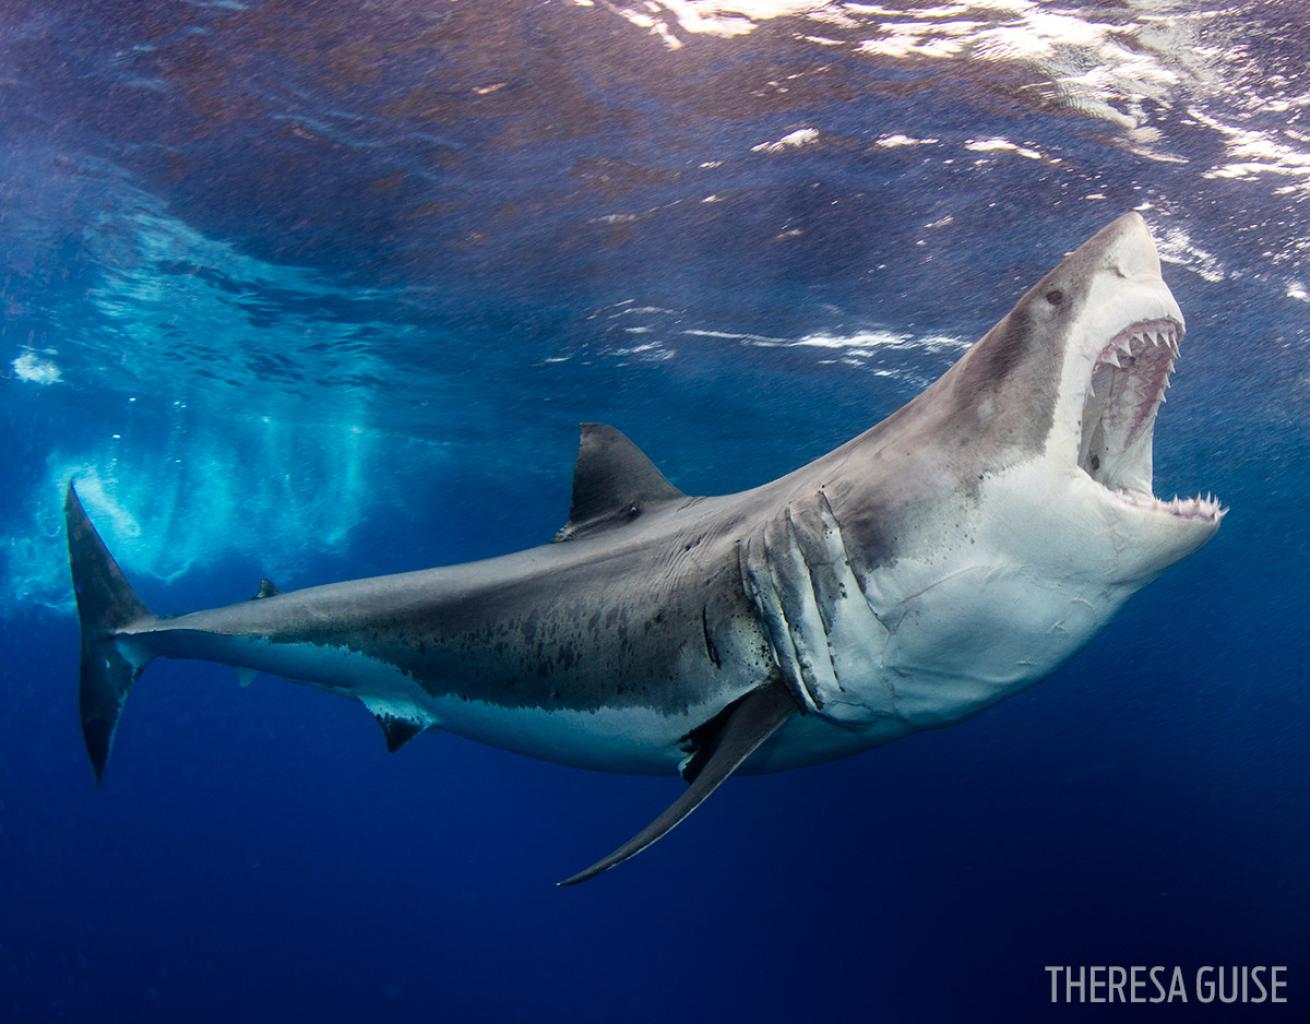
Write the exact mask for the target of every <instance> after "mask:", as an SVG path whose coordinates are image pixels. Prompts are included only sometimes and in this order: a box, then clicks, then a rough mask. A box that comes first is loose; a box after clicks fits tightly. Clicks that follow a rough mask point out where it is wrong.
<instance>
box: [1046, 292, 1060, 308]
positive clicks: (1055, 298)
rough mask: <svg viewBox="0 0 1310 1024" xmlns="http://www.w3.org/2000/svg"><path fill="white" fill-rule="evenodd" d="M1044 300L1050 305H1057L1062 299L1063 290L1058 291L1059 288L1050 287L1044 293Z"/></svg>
mask: <svg viewBox="0 0 1310 1024" xmlns="http://www.w3.org/2000/svg"><path fill="white" fill-rule="evenodd" d="M1046 301H1047V302H1049V303H1050V304H1051V305H1052V306H1058V305H1059V304H1060V303H1061V302H1063V301H1064V292H1062V291H1060V289H1059V288H1052V289H1051V290H1050V291H1049V292H1047V293H1046Z"/></svg>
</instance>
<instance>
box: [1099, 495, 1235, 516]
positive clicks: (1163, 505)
mask: <svg viewBox="0 0 1310 1024" xmlns="http://www.w3.org/2000/svg"><path fill="white" fill-rule="evenodd" d="M1118 494H1119V496H1120V497H1121V498H1123V499H1125V500H1126V501H1130V502H1132V503H1133V504H1134V505H1138V506H1140V507H1142V508H1154V509H1158V510H1160V511H1161V512H1171V513H1173V514H1174V515H1179V516H1200V517H1204V518H1207V519H1222V518H1223V517H1224V516H1226V515H1228V509H1226V508H1224V507H1223V506H1222V505H1221V504H1219V499H1218V498H1216V497H1215V496H1214V495H1213V494H1206V495H1205V497H1202V496H1201V495H1199V494H1198V495H1197V496H1196V497H1194V498H1173V499H1171V500H1169V501H1161V500H1160V499H1159V498H1156V497H1154V496H1152V495H1149V494H1138V493H1136V492H1134V491H1125V490H1123V489H1122V488H1120V489H1119V491H1118Z"/></svg>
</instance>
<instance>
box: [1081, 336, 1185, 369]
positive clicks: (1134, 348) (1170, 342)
mask: <svg viewBox="0 0 1310 1024" xmlns="http://www.w3.org/2000/svg"><path fill="white" fill-rule="evenodd" d="M1178 340H1179V339H1178V332H1177V331H1171V330H1163V331H1139V332H1137V333H1136V334H1131V335H1127V336H1126V337H1124V338H1123V339H1122V340H1120V341H1118V343H1117V344H1115V345H1112V346H1111V347H1110V348H1108V349H1106V350H1105V351H1104V352H1102V353H1101V359H1100V361H1101V362H1103V363H1109V364H1110V365H1111V366H1117V367H1119V368H1120V369H1122V368H1123V364H1122V363H1120V362H1119V357H1120V356H1134V355H1136V354H1137V353H1138V352H1141V351H1143V350H1144V349H1145V348H1146V347H1147V346H1148V345H1151V346H1159V345H1162V346H1164V347H1165V348H1167V349H1168V350H1169V351H1170V352H1171V353H1172V354H1173V356H1174V358H1177V356H1178ZM1170 369H1173V364H1172V360H1171V361H1170Z"/></svg>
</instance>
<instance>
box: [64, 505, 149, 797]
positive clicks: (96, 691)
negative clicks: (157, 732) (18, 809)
mask: <svg viewBox="0 0 1310 1024" xmlns="http://www.w3.org/2000/svg"><path fill="white" fill-rule="evenodd" d="M64 521H65V523H66V525H67V529H68V562H69V565H70V566H71V567H72V570H73V589H74V591H76V593H77V616H78V619H79V620H80V621H81V626H82V665H81V685H80V688H79V691H78V697H79V703H80V705H81V712H82V738H83V739H84V740H85V741H86V752H87V754H89V755H90V757H91V767H92V768H93V769H94V770H95V774H96V781H97V782H98V781H100V778H101V776H102V775H103V774H104V771H105V762H106V761H108V760H109V751H110V749H111V747H112V746H113V742H114V731H115V729H117V728H118V716H119V715H120V714H121V713H122V710H123V704H124V703H125V702H126V701H127V695H128V693H129V692H130V691H131V689H132V684H133V683H134V682H136V677H137V676H139V675H140V674H141V670H142V669H144V668H145V666H146V664H147V663H148V662H149V660H150V658H149V657H148V656H145V655H141V654H138V653H137V652H134V651H132V650H131V649H130V647H129V646H128V645H124V644H122V643H121V642H120V641H119V640H118V639H117V635H118V633H119V632H120V631H121V630H122V629H124V628H125V627H126V626H129V625H132V624H133V623H136V622H139V621H141V620H142V619H152V618H154V616H153V615H152V614H151V612H150V610H149V609H148V608H146V606H145V605H144V604H142V603H141V601H140V599H139V598H138V597H137V596H136V594H135V593H134V592H133V591H132V588H131V586H129V585H128V582H127V580H126V579H125V578H124V577H123V571H122V570H121V569H119V567H118V563H117V562H115V561H114V558H113V556H112V555H111V554H110V553H109V551H108V549H107V548H106V547H105V545H104V541H102V540H101V539H100V535H99V534H97V533H96V531H95V527H94V526H92V525H91V520H90V519H88V518H87V515H86V509H84V508H83V507H82V502H81V501H80V500H79V499H78V497H77V492H76V491H75V490H74V489H73V485H72V484H71V483H70V484H69V485H68V495H67V497H66V498H65V500H64Z"/></svg>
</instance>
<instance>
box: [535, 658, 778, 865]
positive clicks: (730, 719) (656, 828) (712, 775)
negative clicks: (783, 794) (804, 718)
mask: <svg viewBox="0 0 1310 1024" xmlns="http://www.w3.org/2000/svg"><path fill="white" fill-rule="evenodd" d="M799 711H800V709H799V708H798V707H797V706H796V701H795V700H794V699H793V698H792V696H791V694H790V693H789V692H788V690H787V685H786V683H784V682H783V681H782V680H781V679H774V680H771V681H770V682H768V683H766V684H765V685H764V686H762V687H760V688H759V689H758V690H752V691H751V692H750V693H749V694H747V695H746V696H745V697H743V698H741V699H740V700H739V701H738V702H737V704H736V705H735V707H732V708H730V709H729V711H728V713H727V715H726V716H725V717H724V718H723V724H722V727H721V728H720V729H719V730H718V732H717V735H715V736H712V737H711V736H707V737H705V738H704V740H703V744H704V752H705V753H706V754H707V756H706V757H704V758H703V759H702V758H701V757H700V754H701V753H702V751H699V750H698V751H697V754H696V759H697V760H698V761H700V764H699V766H698V770H697V771H696V773H695V776H694V778H692V779H691V785H690V786H688V787H687V790H686V791H685V792H684V793H683V794H682V796H680V797H679V798H678V799H677V800H675V801H674V802H673V803H672V804H670V805H669V807H668V808H667V809H666V810H665V811H664V813H663V814H661V815H660V816H659V817H658V818H656V819H655V820H654V821H652V822H651V823H650V824H649V825H647V826H646V827H645V828H644V829H642V830H641V831H640V832H638V833H637V834H636V835H635V836H633V837H632V838H631V839H629V840H628V841H627V842H626V843H624V844H623V845H622V846H620V847H619V848H618V849H617V850H615V851H614V852H613V853H611V854H610V855H609V856H608V857H605V858H603V859H601V860H598V861H597V862H596V863H595V864H593V865H592V866H591V867H589V868H587V869H586V870H585V871H579V872H578V873H577V874H576V875H574V876H573V877H572V878H566V879H565V880H564V881H562V882H560V883H558V884H559V885H577V884H578V883H579V882H585V881H587V880H588V879H591V878H595V877H596V876H597V875H599V874H602V873H603V872H606V871H608V870H609V869H610V868H612V867H615V866H616V865H618V864H622V863H623V862H624V861H625V860H628V859H629V858H632V857H635V856H636V855H637V854H639V853H641V851H642V850H644V849H646V847H648V846H650V845H651V844H652V843H654V842H655V841H656V840H658V839H661V838H663V837H664V836H665V835H666V834H667V833H668V832H670V831H672V830H673V827H674V826H675V825H677V824H678V823H679V822H681V821H682V819H683V818H685V817H686V816H687V815H689V814H690V813H691V812H692V811H694V810H695V809H696V808H697V807H699V806H700V805H701V804H702V803H704V802H705V798H706V797H708V796H709V795H710V794H711V793H713V792H714V791H715V790H716V789H718V787H719V783H721V782H722V781H723V780H724V779H726V778H727V777H728V776H729V775H731V774H732V773H733V772H734V771H736V770H737V768H738V767H739V766H740V765H741V763H742V762H743V761H745V760H746V758H748V757H750V756H751V754H753V753H754V752H755V751H756V749H757V748H758V747H759V746H760V744H761V743H763V742H764V741H765V740H767V739H768V738H769V737H770V736H772V735H773V734H774V733H775V732H776V731H777V730H778V727H779V726H781V725H782V723H783V722H785V721H787V719H789V718H791V716H792V715H795V714H798V713H799Z"/></svg>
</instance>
